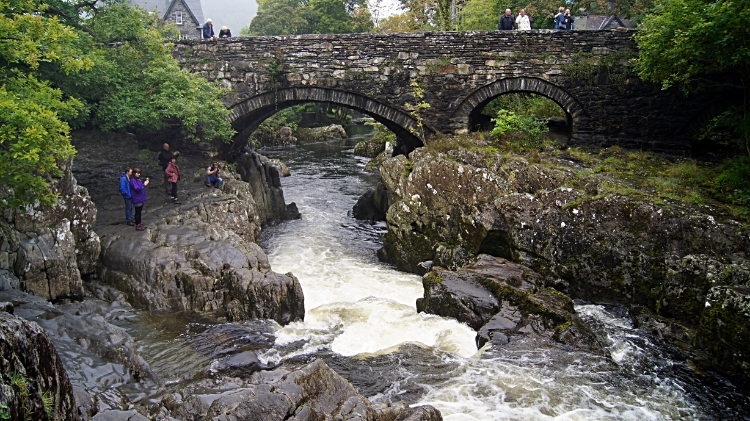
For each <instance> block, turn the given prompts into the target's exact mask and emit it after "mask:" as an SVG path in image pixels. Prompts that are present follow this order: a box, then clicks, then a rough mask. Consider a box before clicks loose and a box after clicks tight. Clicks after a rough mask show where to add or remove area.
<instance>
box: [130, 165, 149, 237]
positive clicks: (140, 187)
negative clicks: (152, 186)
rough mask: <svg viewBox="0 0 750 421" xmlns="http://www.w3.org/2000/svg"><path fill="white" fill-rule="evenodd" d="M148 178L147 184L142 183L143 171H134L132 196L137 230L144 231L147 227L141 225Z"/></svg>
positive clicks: (131, 183) (131, 185) (131, 182)
mask: <svg viewBox="0 0 750 421" xmlns="http://www.w3.org/2000/svg"><path fill="white" fill-rule="evenodd" d="M148 181H149V180H148V177H146V182H145V183H144V182H143V181H141V170H140V169H138V168H135V169H133V178H131V179H130V195H131V197H132V200H133V207H134V208H135V218H133V219H135V229H136V230H138V231H143V230H144V229H146V225H145V224H143V223H141V212H143V204H144V203H146V186H148Z"/></svg>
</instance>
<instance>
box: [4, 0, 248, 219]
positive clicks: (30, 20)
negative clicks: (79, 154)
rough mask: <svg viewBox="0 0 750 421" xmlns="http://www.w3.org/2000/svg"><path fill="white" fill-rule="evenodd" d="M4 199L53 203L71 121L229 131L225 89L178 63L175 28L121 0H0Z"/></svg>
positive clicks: (213, 133)
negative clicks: (172, 123) (171, 122)
mask: <svg viewBox="0 0 750 421" xmlns="http://www.w3.org/2000/svg"><path fill="white" fill-rule="evenodd" d="M0 32H1V33H0V189H1V190H2V201H1V202H0V207H4V206H8V207H17V206H21V205H27V204H34V203H40V204H53V203H54V202H55V200H56V198H55V196H54V194H53V193H51V192H50V190H49V183H48V182H49V177H50V176H57V175H59V173H60V170H59V167H58V165H57V164H58V162H61V161H62V160H65V159H69V158H71V157H72V156H73V155H74V154H75V149H74V148H73V146H72V145H71V144H70V140H69V138H68V134H69V131H70V126H71V125H73V127H78V126H83V125H92V126H94V127H96V128H99V129H101V130H119V129H124V128H125V127H128V126H131V125H138V126H142V127H145V128H150V129H160V128H162V127H163V126H164V124H165V121H166V120H167V119H179V120H180V121H181V122H182V127H183V131H184V132H185V134H186V135H187V136H188V137H190V138H193V139H197V138H198V137H199V136H202V137H207V138H220V139H225V140H228V139H230V138H231V136H232V135H233V131H232V129H231V126H230V125H229V123H228V120H227V119H226V116H227V114H228V111H227V110H226V108H225V107H224V105H223V104H222V102H221V101H220V98H221V97H222V96H223V92H222V91H221V90H220V89H219V88H217V87H215V86H213V85H211V84H209V83H208V82H207V81H205V80H203V79H200V78H198V77H196V76H193V75H191V74H189V73H187V72H185V71H183V70H181V69H180V68H179V66H178V63H177V62H176V60H174V59H173V58H172V56H171V51H170V47H169V45H168V44H165V39H166V38H169V37H171V36H173V35H174V34H175V33H176V31H175V30H174V29H173V28H171V27H168V26H166V27H165V26H164V25H163V23H162V22H161V21H160V20H159V19H158V18H157V17H156V16H154V15H152V14H150V13H149V12H147V11H145V10H143V9H139V8H135V7H131V6H129V5H127V4H124V3H123V2H122V1H119V0H116V1H105V2H95V1H89V2H86V1H81V2H75V1H69V0H49V1H47V2H45V1H44V0H0Z"/></svg>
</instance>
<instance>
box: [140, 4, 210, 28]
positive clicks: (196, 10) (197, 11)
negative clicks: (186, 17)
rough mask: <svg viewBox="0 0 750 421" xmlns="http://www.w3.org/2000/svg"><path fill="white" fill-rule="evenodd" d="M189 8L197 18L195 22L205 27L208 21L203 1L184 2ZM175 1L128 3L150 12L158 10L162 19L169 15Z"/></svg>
mask: <svg viewBox="0 0 750 421" xmlns="http://www.w3.org/2000/svg"><path fill="white" fill-rule="evenodd" d="M183 1H184V2H185V4H186V5H187V7H188V8H190V12H191V13H192V14H193V16H194V17H195V20H197V21H198V23H199V24H200V25H203V24H204V23H206V20H205V19H203V8H202V7H201V0H183ZM173 2H174V0H171V1H170V0H128V3H130V4H134V5H138V6H140V7H142V8H144V9H146V10H148V11H151V10H154V8H155V9H156V10H158V11H159V13H161V14H162V17H164V14H165V13H167V12H168V11H169V9H170V7H171V6H172V3H173Z"/></svg>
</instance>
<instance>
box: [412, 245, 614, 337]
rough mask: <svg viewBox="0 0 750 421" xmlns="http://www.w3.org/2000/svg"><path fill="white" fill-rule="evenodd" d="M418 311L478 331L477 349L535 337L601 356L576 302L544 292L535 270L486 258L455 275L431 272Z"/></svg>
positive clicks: (502, 260)
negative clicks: (459, 323) (454, 320)
mask: <svg viewBox="0 0 750 421" xmlns="http://www.w3.org/2000/svg"><path fill="white" fill-rule="evenodd" d="M422 284H423V285H424V297H423V298H420V299H418V300H417V310H418V311H424V312H427V313H431V314H437V315H440V316H444V317H452V318H455V319H456V320H458V321H460V322H463V323H466V324H467V325H469V326H470V327H471V328H473V329H474V330H477V331H478V332H479V333H478V334H477V346H478V347H480V348H481V347H482V346H483V345H484V344H485V343H487V342H492V344H493V345H495V346H502V345H505V344H507V343H508V342H509V341H510V340H512V338H513V337H514V336H519V335H521V336H526V335H536V336H539V337H541V338H546V339H551V340H555V341H557V342H561V343H565V344H568V345H572V346H576V347H581V348H585V349H587V350H590V351H601V346H600V345H599V343H598V342H597V340H596V338H595V336H594V334H593V332H591V330H590V329H589V328H588V327H587V326H586V325H585V323H583V321H582V320H581V319H580V318H579V317H578V316H577V315H576V313H575V310H574V308H573V302H572V301H571V299H570V298H568V297H567V296H565V295H563V294H562V293H560V292H558V291H556V290H554V289H552V288H545V287H544V280H543V278H542V276H541V275H539V274H538V273H536V272H534V271H533V270H531V269H529V268H527V267H525V266H522V265H518V264H515V263H513V262H509V261H507V260H505V259H503V258H499V257H492V256H489V255H486V254H482V255H479V256H478V257H477V259H476V261H474V262H472V263H471V264H469V265H467V266H465V267H463V268H461V269H460V270H459V271H456V272H453V271H448V270H446V269H443V268H439V267H436V268H433V269H432V271H430V272H429V273H427V274H426V275H425V276H424V277H423V280H422Z"/></svg>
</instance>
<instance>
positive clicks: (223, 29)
mask: <svg viewBox="0 0 750 421" xmlns="http://www.w3.org/2000/svg"><path fill="white" fill-rule="evenodd" d="M231 37H232V31H230V30H229V28H227V27H226V26H222V27H221V31H219V38H231Z"/></svg>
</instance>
